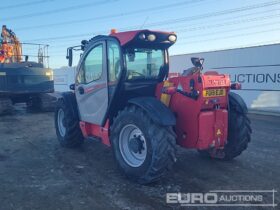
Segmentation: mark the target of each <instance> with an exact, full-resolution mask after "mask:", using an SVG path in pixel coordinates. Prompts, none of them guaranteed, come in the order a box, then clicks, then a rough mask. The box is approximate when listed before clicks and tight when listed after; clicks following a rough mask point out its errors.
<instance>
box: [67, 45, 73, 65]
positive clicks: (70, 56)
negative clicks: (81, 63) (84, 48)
mask: <svg viewBox="0 0 280 210" xmlns="http://www.w3.org/2000/svg"><path fill="white" fill-rule="evenodd" d="M66 59H68V66H70V67H71V66H72V63H73V48H72V47H69V48H68V49H67V55H66Z"/></svg>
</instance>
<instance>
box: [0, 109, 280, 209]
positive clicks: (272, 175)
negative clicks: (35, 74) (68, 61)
mask: <svg viewBox="0 0 280 210" xmlns="http://www.w3.org/2000/svg"><path fill="white" fill-rule="evenodd" d="M25 108H26V107H25V105H24V104H18V105H16V107H15V109H16V110H15V112H14V114H13V115H10V116H2V117H1V118H0V139H1V141H0V180H1V182H0V189H1V191H0V203H1V209H51V210H54V209H179V206H178V205H176V204H169V205H167V204H166V193H169V192H178V191H180V192H208V191H210V190H220V189H223V190H224V189H232V190H234V189H237V190H248V189H250V190H253V189H254V190H260V189H262V190H268V189H269V190H271V189H275V190H278V192H279V190H280V189H279V183H280V178H279V177H280V170H279V168H280V164H279V161H277V160H279V158H280V153H279V151H280V146H279V139H280V133H279V124H280V119H279V117H273V116H262V115H252V114H250V115H249V117H250V119H251V121H252V130H253V134H252V139H254V141H252V142H251V144H250V149H248V150H246V151H245V152H244V153H243V154H242V155H241V156H240V157H238V158H236V159H235V160H233V161H231V162H224V161H220V160H216V161H213V160H210V159H205V158H202V157H200V156H199V155H198V154H197V152H196V151H195V150H185V149H180V148H179V147H178V149H179V150H178V155H177V156H178V161H177V162H176V163H175V165H174V167H173V171H172V172H171V173H168V174H167V176H165V177H163V178H162V179H161V180H160V181H159V182H156V183H154V184H151V185H148V186H145V185H139V184H136V183H134V182H131V181H129V180H127V179H126V177H125V176H123V175H121V174H120V173H119V170H118V169H117V167H116V164H115V161H114V158H113V152H112V150H111V149H109V148H108V147H107V146H105V145H102V144H101V143H99V142H95V141H93V140H86V141H85V144H84V145H83V146H82V147H81V148H79V149H72V150H69V149H63V148H61V147H60V145H59V143H58V141H57V139H56V138H57V137H56V134H55V129H54V120H53V119H54V114H53V113H28V112H27V111H26V109H25ZM279 202H280V200H279V196H276V197H275V203H279ZM199 209H206V207H200V208H199ZM207 209H211V208H209V207H208V208H207ZM213 209H217V207H213ZM232 209H245V207H238V208H237V207H232ZM246 209H252V210H253V209H256V207H246ZM258 209H270V208H267V207H258Z"/></svg>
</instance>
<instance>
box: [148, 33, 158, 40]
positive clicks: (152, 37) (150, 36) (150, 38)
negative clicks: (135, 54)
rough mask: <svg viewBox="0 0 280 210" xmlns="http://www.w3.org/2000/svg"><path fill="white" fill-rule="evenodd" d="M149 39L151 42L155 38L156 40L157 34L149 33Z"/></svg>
mask: <svg viewBox="0 0 280 210" xmlns="http://www.w3.org/2000/svg"><path fill="white" fill-rule="evenodd" d="M148 40H149V41H150V42H153V41H155V40H156V35H154V34H149V35H148Z"/></svg>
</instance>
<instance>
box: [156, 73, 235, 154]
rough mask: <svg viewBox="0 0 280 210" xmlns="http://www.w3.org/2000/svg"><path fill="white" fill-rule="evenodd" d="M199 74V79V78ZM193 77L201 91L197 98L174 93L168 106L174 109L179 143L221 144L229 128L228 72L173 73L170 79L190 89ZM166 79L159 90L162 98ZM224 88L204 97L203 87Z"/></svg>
mask: <svg viewBox="0 0 280 210" xmlns="http://www.w3.org/2000/svg"><path fill="white" fill-rule="evenodd" d="M199 78H200V79H199ZM191 80H194V89H195V90H197V91H199V96H198V98H197V100H195V99H193V98H190V97H187V96H184V95H182V94H181V93H178V92H177V93H175V94H173V95H172V96H171V98H170V102H169V107H170V109H171V110H172V111H173V112H174V113H175V116H176V119H177V123H176V134H177V143H178V144H179V145H181V146H182V147H187V148H197V149H201V150H202V149H208V148H216V149H217V148H222V147H223V146H224V145H225V143H226V139H227V133H228V131H227V128H228V112H227V104H228V101H227V100H228V91H229V89H230V79H229V76H228V75H224V74H218V73H216V72H209V73H206V74H203V75H199V74H194V75H189V76H179V77H172V78H170V79H169V80H168V81H169V82H171V83H172V85H173V86H175V87H176V88H179V87H180V88H182V89H183V91H184V92H187V93H189V92H191V87H190V81H191ZM163 86H164V82H163V83H160V84H159V85H158V87H157V90H156V96H157V98H158V99H161V96H162V88H163ZM220 89H224V90H225V94H224V96H212V97H204V96H203V91H205V90H212V91H214V90H215V91H218V92H219V90H220Z"/></svg>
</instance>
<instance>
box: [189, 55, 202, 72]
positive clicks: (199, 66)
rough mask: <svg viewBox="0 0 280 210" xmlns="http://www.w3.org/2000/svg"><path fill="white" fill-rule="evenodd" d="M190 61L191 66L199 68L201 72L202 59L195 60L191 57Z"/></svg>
mask: <svg viewBox="0 0 280 210" xmlns="http://www.w3.org/2000/svg"><path fill="white" fill-rule="evenodd" d="M191 61H192V64H193V65H194V66H195V67H197V68H199V69H201V70H202V69H203V63H204V58H195V57H193V58H191Z"/></svg>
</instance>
